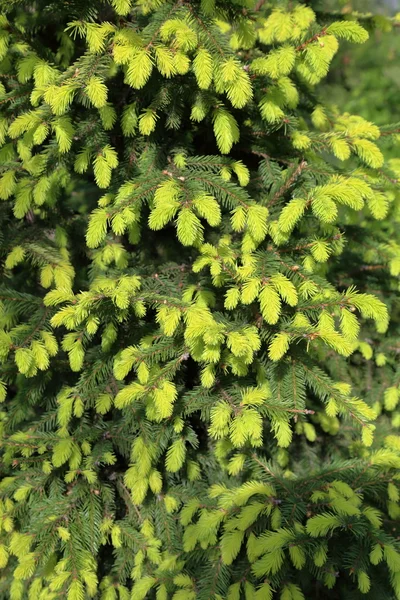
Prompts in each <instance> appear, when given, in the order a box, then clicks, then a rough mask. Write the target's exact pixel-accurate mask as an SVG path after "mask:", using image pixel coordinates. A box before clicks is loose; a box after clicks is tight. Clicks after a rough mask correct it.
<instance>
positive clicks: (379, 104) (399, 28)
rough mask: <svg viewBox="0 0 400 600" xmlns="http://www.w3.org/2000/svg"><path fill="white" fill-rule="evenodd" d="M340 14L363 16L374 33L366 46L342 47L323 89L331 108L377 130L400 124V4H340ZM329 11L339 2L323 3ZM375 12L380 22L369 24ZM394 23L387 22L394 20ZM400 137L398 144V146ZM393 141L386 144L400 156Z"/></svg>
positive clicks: (397, 0) (387, 0)
mask: <svg viewBox="0 0 400 600" xmlns="http://www.w3.org/2000/svg"><path fill="white" fill-rule="evenodd" d="M340 4H341V10H340V12H343V13H346V12H347V10H349V9H351V8H352V9H355V10H358V11H360V13H362V15H360V20H361V21H363V20H364V23H365V25H366V26H367V28H368V29H369V32H370V38H369V40H368V41H367V42H366V43H365V44H361V45H360V46H355V45H354V44H352V45H351V46H350V44H349V45H348V46H347V45H346V44H342V45H341V49H340V51H339V53H338V54H337V56H336V58H335V61H334V66H333V68H332V69H331V71H330V75H329V76H328V79H327V81H326V85H325V86H324V90H323V95H324V100H325V101H326V102H327V103H333V104H336V105H338V106H339V107H340V110H341V111H343V112H345V111H347V112H350V113H353V114H360V115H362V116H363V117H364V118H366V119H368V120H369V121H372V122H374V123H376V124H378V125H385V124H390V123H398V122H399V121H400V0H379V1H377V0H353V1H352V2H351V3H350V2H348V1H347V2H346V1H343V2H340ZM329 5H332V6H335V7H336V9H337V8H338V2H337V0H332V2H331V0H324V1H323V2H321V10H327V9H328V8H329ZM368 11H371V12H372V13H373V14H374V15H377V14H378V13H379V15H382V16H377V17H374V18H373V19H371V18H368V16H367V15H366V16H365V17H364V16H363V15H365V13H367V12H368ZM395 15H396V19H395V21H394V22H390V21H389V20H388V19H387V18H385V16H390V17H393V16H395ZM397 15H398V17H397ZM399 141H400V137H399V138H398V142H399ZM395 142H396V140H394V139H393V138H392V139H391V141H390V142H389V140H388V144H387V148H386V154H387V155H389V156H391V157H397V158H398V157H399V156H400V151H399V148H400V144H399V143H395Z"/></svg>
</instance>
